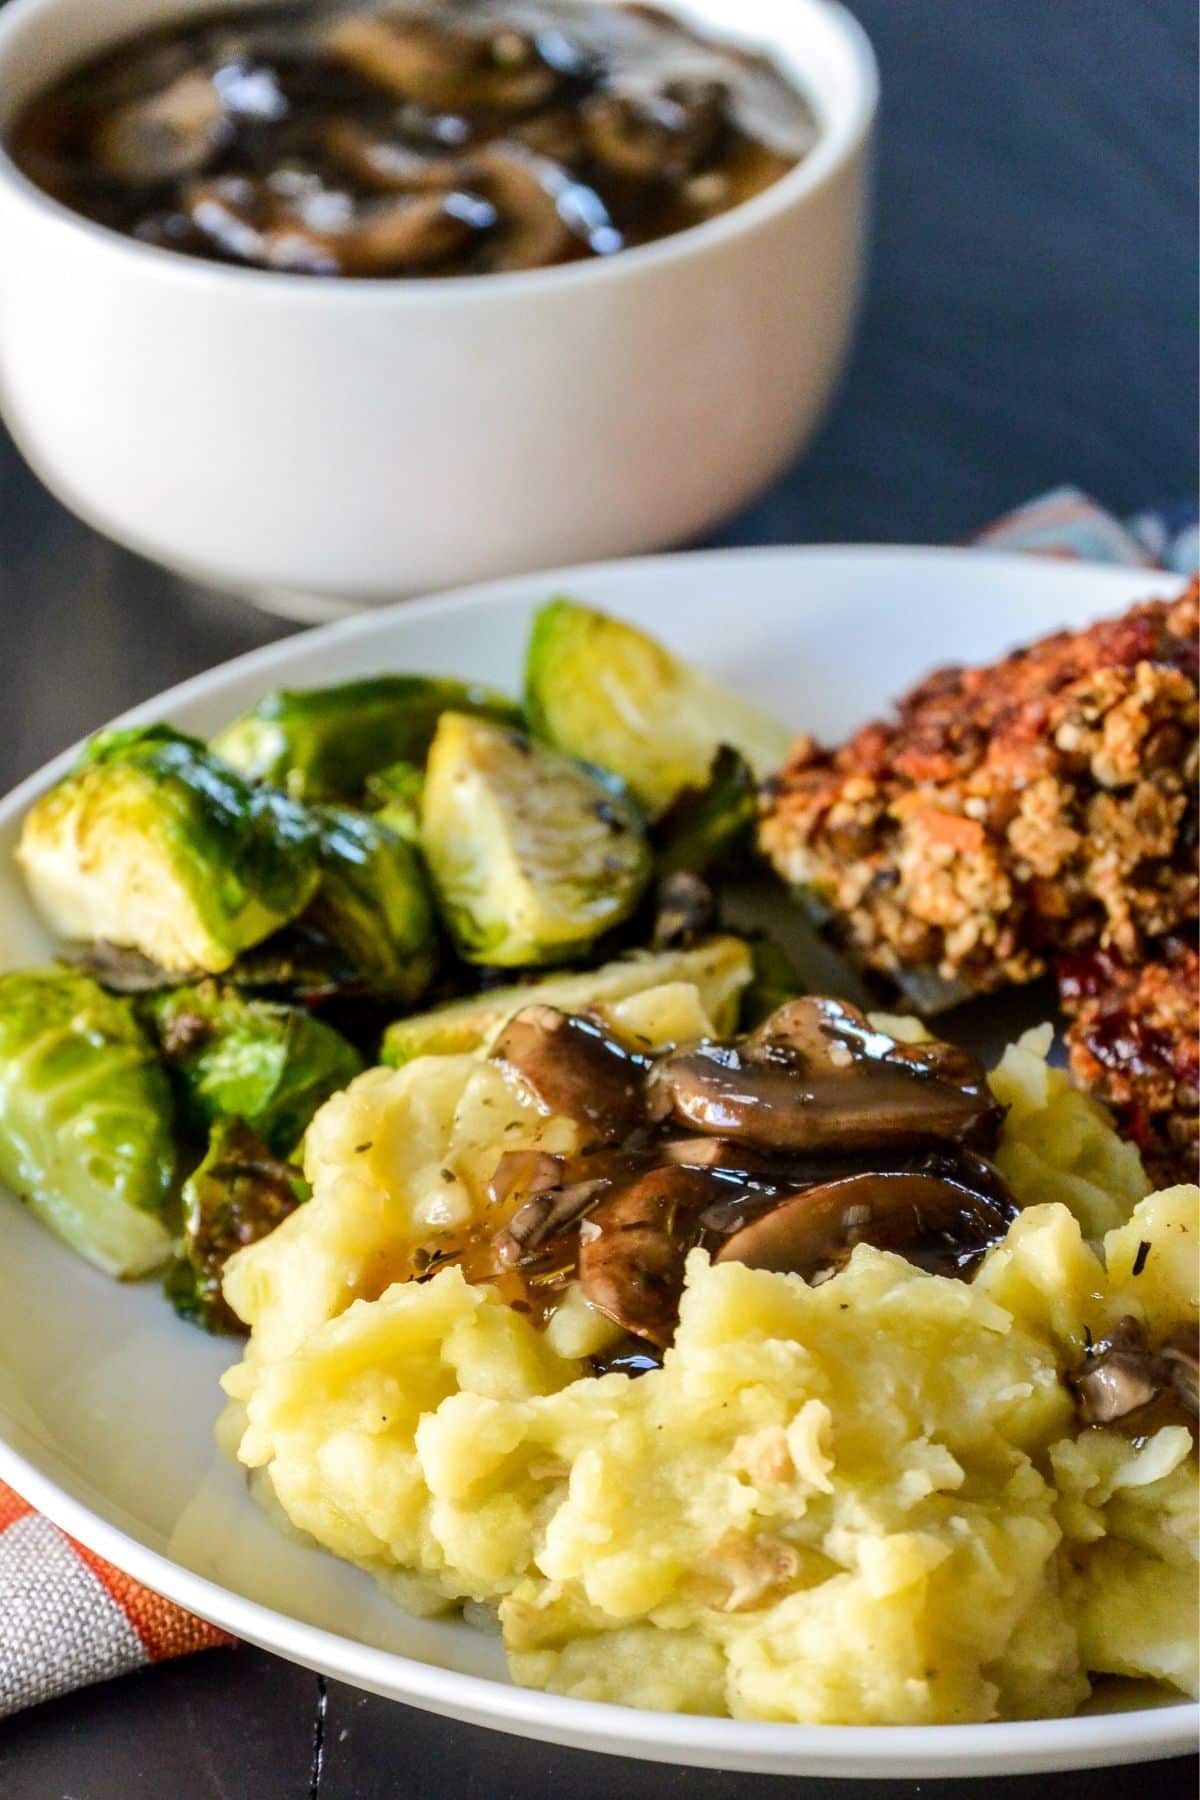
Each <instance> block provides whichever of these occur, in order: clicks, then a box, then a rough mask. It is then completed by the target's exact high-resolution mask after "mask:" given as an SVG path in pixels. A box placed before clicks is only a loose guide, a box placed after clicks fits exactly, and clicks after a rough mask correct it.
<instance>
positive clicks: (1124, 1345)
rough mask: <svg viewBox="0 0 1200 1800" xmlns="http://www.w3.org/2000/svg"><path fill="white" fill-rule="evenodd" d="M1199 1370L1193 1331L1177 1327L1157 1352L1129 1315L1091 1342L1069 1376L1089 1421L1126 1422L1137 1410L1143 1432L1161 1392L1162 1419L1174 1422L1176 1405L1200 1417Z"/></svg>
mask: <svg viewBox="0 0 1200 1800" xmlns="http://www.w3.org/2000/svg"><path fill="white" fill-rule="evenodd" d="M1196 1369H1197V1346H1196V1336H1195V1333H1194V1332H1187V1331H1178V1332H1175V1333H1173V1334H1172V1335H1171V1336H1170V1337H1169V1338H1167V1340H1166V1341H1165V1343H1163V1345H1162V1346H1161V1348H1160V1349H1158V1350H1157V1351H1155V1350H1152V1349H1151V1348H1150V1345H1149V1342H1148V1340H1147V1337H1146V1328H1145V1326H1144V1325H1143V1324H1142V1323H1141V1322H1140V1320H1138V1319H1135V1318H1132V1317H1129V1316H1126V1317H1125V1318H1123V1319H1119V1320H1118V1321H1117V1323H1116V1324H1115V1325H1114V1326H1113V1328H1112V1330H1111V1331H1110V1332H1108V1333H1107V1335H1106V1336H1105V1337H1103V1338H1101V1340H1100V1341H1099V1343H1097V1344H1093V1345H1092V1346H1091V1348H1090V1349H1089V1351H1088V1353H1087V1355H1086V1357H1085V1358H1084V1361H1083V1366H1082V1368H1080V1369H1076V1370H1074V1371H1073V1372H1072V1373H1071V1374H1069V1375H1068V1376H1067V1385H1068V1386H1069V1387H1070V1388H1071V1390H1072V1392H1073V1393H1074V1395H1075V1398H1076V1401H1077V1403H1078V1406H1079V1416H1080V1418H1081V1419H1082V1420H1083V1422H1084V1424H1085V1425H1121V1424H1122V1423H1123V1422H1124V1421H1126V1420H1131V1415H1134V1414H1136V1415H1138V1417H1137V1426H1138V1429H1139V1433H1140V1432H1142V1431H1144V1430H1146V1429H1148V1428H1150V1425H1151V1419H1150V1418H1146V1417H1145V1409H1146V1408H1147V1407H1150V1406H1151V1405H1152V1404H1153V1403H1154V1402H1155V1401H1157V1400H1159V1399H1160V1397H1161V1398H1162V1399H1163V1400H1164V1402H1165V1403H1167V1404H1164V1408H1163V1409H1162V1410H1163V1411H1164V1412H1165V1413H1166V1418H1165V1419H1164V1420H1162V1421H1161V1422H1163V1423H1166V1422H1169V1418H1170V1414H1171V1412H1172V1411H1173V1410H1175V1409H1177V1408H1182V1409H1183V1410H1184V1411H1185V1412H1187V1413H1190V1414H1191V1415H1192V1417H1195V1416H1196V1414H1197V1393H1196V1387H1197V1380H1196ZM1155 1410H1156V1412H1157V1411H1158V1410H1159V1409H1158V1408H1156V1409H1155ZM1177 1416H1178V1412H1177V1411H1176V1417H1177ZM1152 1417H1153V1415H1151V1418H1152ZM1155 1422H1158V1421H1155ZM1131 1423H1132V1421H1131Z"/></svg>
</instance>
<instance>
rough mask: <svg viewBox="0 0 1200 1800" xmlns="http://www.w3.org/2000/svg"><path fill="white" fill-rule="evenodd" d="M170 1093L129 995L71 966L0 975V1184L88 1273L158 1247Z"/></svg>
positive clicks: (166, 1244) (140, 1269)
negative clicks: (117, 993)
mask: <svg viewBox="0 0 1200 1800" xmlns="http://www.w3.org/2000/svg"><path fill="white" fill-rule="evenodd" d="M171 1122H172V1107H171V1092H170V1087H169V1085H168V1082H167V1078H166V1075H165V1074H164V1073H163V1070H162V1069H161V1068H160V1066H159V1063H158V1059H157V1057H156V1056H155V1053H154V1047H153V1045H152V1043H151V1041H150V1039H149V1037H148V1036H147V1035H146V1033H145V1032H144V1031H143V1029H142V1027H141V1025H140V1024H139V1023H138V1020H137V1017H136V1014H135V1012H134V1008H133V1003H132V1002H131V1001H129V1000H125V999H119V998H117V997H115V996H114V995H111V994H106V993H105V992H104V990H103V988H101V987H100V986H99V985H98V983H96V982H95V981H93V980H92V979H91V978H90V976H87V975H83V974H80V973H78V972H77V971H75V970H71V969H60V968H51V969H30V970H18V971H14V972H12V973H10V974H7V975H0V1180H3V1181H4V1182H6V1183H7V1184H8V1186H9V1187H11V1188H12V1190H13V1192H14V1193H16V1194H18V1195H19V1196H20V1197H21V1199H23V1200H24V1201H26V1202H27V1204H28V1205H29V1207H30V1210H31V1211H32V1212H34V1213H36V1215H37V1216H38V1218H40V1219H41V1220H42V1222H43V1223H44V1224H45V1225H48V1226H49V1228H50V1230H51V1231H53V1232H55V1233H56V1234H57V1236H59V1237H60V1238H62V1239H63V1241H64V1243H67V1244H69V1245H70V1246H71V1248H72V1249H73V1250H76V1251H78V1252H79V1254H80V1255H81V1256H84V1257H86V1258H87V1260H88V1261H89V1262H91V1263H94V1264H95V1266H96V1267H97V1268H99V1269H103V1270H105V1271H106V1273H108V1274H111V1275H120V1276H128V1277H132V1276H137V1275H144V1274H146V1273H147V1272H148V1271H149V1270H151V1269H154V1268H156V1267H158V1266H159V1265H160V1264H161V1263H162V1262H163V1261H164V1260H165V1258H166V1256H167V1253H168V1251H169V1249H170V1236H169V1233H168V1231H167V1229H166V1226H165V1225H164V1223H163V1221H162V1217H161V1215H162V1213H163V1211H164V1208H165V1207H166V1205H167V1202H168V1200H169V1198H170V1195H171V1192H172V1188H173V1182H174V1174H175V1149H174V1144H173V1142H172V1136H171Z"/></svg>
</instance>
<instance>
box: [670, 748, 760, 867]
mask: <svg viewBox="0 0 1200 1800" xmlns="http://www.w3.org/2000/svg"><path fill="white" fill-rule="evenodd" d="M757 811H758V789H757V783H756V782H755V779H754V774H753V771H752V770H751V768H750V765H749V763H748V762H747V761H746V759H745V757H743V756H741V755H740V754H739V752H738V751H736V750H734V749H732V748H731V747H730V746H729V745H728V744H722V745H721V747H720V749H719V750H718V751H717V753H716V755H715V756H714V757H713V760H712V767H711V768H710V769H709V772H708V780H707V781H706V782H705V784H704V786H703V787H687V788H684V789H683V790H682V792H681V793H679V794H677V795H676V796H675V798H674V800H673V801H672V802H671V804H670V806H669V807H668V808H667V810H666V812H665V813H663V815H662V817H661V818H660V819H659V820H658V822H657V824H656V825H655V827H654V831H653V834H652V835H653V839H654V844H655V849H656V856H655V861H656V864H657V867H658V871H659V873H660V875H674V874H677V873H678V872H679V871H680V870H684V869H686V870H687V871H688V872H689V873H690V874H693V875H703V874H704V872H705V870H706V869H710V868H711V867H712V866H713V864H714V863H717V862H719V861H720V860H721V859H722V857H726V856H729V855H730V853H731V852H732V851H733V850H735V849H736V848H737V846H738V845H739V843H740V842H741V840H742V839H744V838H746V837H748V835H749V832H750V827H751V826H752V825H753V823H754V819H755V815H756V813H757Z"/></svg>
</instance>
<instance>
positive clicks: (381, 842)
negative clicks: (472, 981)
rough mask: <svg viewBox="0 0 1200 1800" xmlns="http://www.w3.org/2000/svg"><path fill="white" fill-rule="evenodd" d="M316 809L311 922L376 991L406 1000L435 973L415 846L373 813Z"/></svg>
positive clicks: (425, 890) (425, 888) (429, 907)
mask: <svg viewBox="0 0 1200 1800" xmlns="http://www.w3.org/2000/svg"><path fill="white" fill-rule="evenodd" d="M314 810H315V817H316V820H317V825H318V828H319V831H320V850H319V858H320V867H321V880H320V885H319V886H318V888H317V891H316V894H315V896H314V898H313V902H312V905H311V906H310V907H309V909H308V912H307V914H306V915H305V918H306V922H307V923H308V924H309V925H311V926H313V927H314V928H315V930H317V931H318V932H320V933H321V934H322V936H324V937H325V938H327V939H328V940H329V942H330V943H331V944H333V945H335V946H336V948H337V949H338V950H339V951H340V952H341V954H342V955H343V956H344V957H345V959H346V961H347V962H348V963H349V965H350V966H351V968H353V969H356V970H358V971H359V973H360V974H361V975H362V976H363V977H364V979H365V980H366V982H367V984H368V986H369V987H370V988H372V989H373V990H375V991H376V992H378V993H386V994H388V995H389V996H390V997H392V998H394V999H398V1000H404V1001H408V1002H409V1003H411V1002H413V1001H415V1000H419V999H420V997H421V995H422V994H423V993H424V992H425V990H426V988H427V987H428V986H429V983H430V981H431V980H432V978H433V973H434V968H435V966H436V962H437V943H436V935H435V927H434V917H433V904H432V901H431V898H430V894H429V885H428V882H427V881H426V878H425V871H424V868H423V867H422V864H421V859H420V856H419V854H418V852H417V851H415V850H414V849H413V848H412V846H411V844H406V843H405V842H404V840H403V839H402V838H400V837H398V836H397V835H396V833H395V832H394V831H391V830H389V828H388V827H387V826H386V825H384V824H382V823H381V822H380V821H379V819H377V818H375V817H373V816H372V815H371V814H369V813H360V812H354V811H352V810H351V809H350V808H349V807H337V806H322V807H317V808H316V809H314Z"/></svg>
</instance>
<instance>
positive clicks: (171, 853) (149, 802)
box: [17, 725, 317, 974]
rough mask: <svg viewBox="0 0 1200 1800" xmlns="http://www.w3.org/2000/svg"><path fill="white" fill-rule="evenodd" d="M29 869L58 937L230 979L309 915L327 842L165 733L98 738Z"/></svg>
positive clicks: (29, 855)
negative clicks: (249, 952)
mask: <svg viewBox="0 0 1200 1800" xmlns="http://www.w3.org/2000/svg"><path fill="white" fill-rule="evenodd" d="M17 855H18V858H19V860H20V862H21V865H22V867H23V868H24V871H25V876H26V879H27V881H28V883H29V887H30V891H31V893H32V895H33V898H34V901H35V903H36V905H37V907H38V909H39V911H40V912H41V913H42V915H43V917H44V918H45V919H46V921H47V923H48V924H49V925H50V927H51V928H52V929H53V930H54V931H55V932H57V933H58V935H59V936H60V937H64V938H69V939H88V940H93V939H98V938H104V939H107V940H108V942H110V943H112V944H118V945H124V946H128V947H129V948H132V949H135V950H140V951H141V952H142V953H143V955H145V956H147V957H149V959H150V960H151V961H152V962H155V963H157V964H158V965H159V966H160V967H161V968H163V969H166V970H168V971H179V972H182V973H192V972H194V971H196V970H203V971H206V972H208V973H212V974H218V973H220V972H221V971H222V970H223V969H227V968H228V967H229V965H230V963H232V962H233V960H234V958H235V957H236V956H237V955H238V953H239V951H241V950H244V949H246V948H247V946H249V945H251V944H257V943H258V942H259V941H260V940H261V939H263V938H265V937H267V936H269V935H270V933H271V932H273V931H275V930H276V929H277V928H278V927H279V926H280V925H282V924H284V923H285V922H286V921H287V920H289V919H292V918H294V917H295V916H296V914H297V913H299V912H301V911H302V910H303V908H304V907H305V906H306V905H307V903H308V901H309V899H310V898H311V896H312V893H313V891H314V889H315V888H316V885H317V863H316V833H315V831H314V829H313V826H312V824H311V822H310V821H309V819H308V818H307V816H306V814H305V813H304V811H303V809H302V808H300V807H298V806H296V805H295V804H294V802H292V801H290V800H288V799H286V798H285V796H284V795H282V794H279V793H276V792H274V791H273V790H272V789H270V788H255V787H251V786H250V784H249V783H248V782H246V781H244V780H243V779H242V777H241V776H240V775H238V774H236V773H235V772H234V771H233V770H232V769H228V768H226V767H224V765H223V764H222V763H220V762H219V761H218V760H217V758H216V757H214V756H211V755H210V754H209V753H208V751H207V750H206V749H205V748H204V745H203V744H201V743H199V742H197V740H196V739H194V738H189V737H184V736H182V735H181V734H180V733H179V732H177V731H172V730H171V729H170V728H169V727H168V726H165V725H153V726H149V727H142V728H135V729H130V730H122V731H109V732H105V733H103V734H102V735H101V736H99V737H97V738H94V739H93V740H92V742H91V744H90V745H89V746H88V748H87V749H86V750H85V752H84V754H83V756H82V757H81V758H80V760H79V762H78V763H77V764H76V766H75V768H74V769H73V770H72V771H71V773H70V774H69V775H67V776H66V777H65V778H64V779H63V780H62V781H60V782H59V783H58V785H57V787H54V788H52V789H51V791H50V792H49V793H48V794H46V795H44V796H43V797H42V799H40V800H39V801H37V803H36V804H35V805H34V806H33V807H32V808H31V809H30V811H29V813H28V814H27V816H26V819H25V825H24V829H23V831H22V834H21V842H20V847H19V849H18V851H17Z"/></svg>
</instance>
